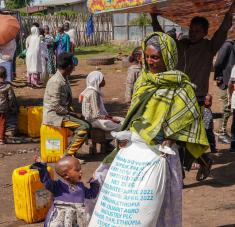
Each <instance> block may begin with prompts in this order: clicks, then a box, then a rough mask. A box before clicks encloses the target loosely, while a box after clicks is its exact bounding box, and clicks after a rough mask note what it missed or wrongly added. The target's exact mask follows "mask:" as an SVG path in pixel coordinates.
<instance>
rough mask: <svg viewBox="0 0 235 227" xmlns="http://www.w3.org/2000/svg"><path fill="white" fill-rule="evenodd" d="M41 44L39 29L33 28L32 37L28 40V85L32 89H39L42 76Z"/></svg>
mask: <svg viewBox="0 0 235 227" xmlns="http://www.w3.org/2000/svg"><path fill="white" fill-rule="evenodd" d="M40 43H41V39H40V36H39V29H38V28H37V27H35V26H33V27H32V28H31V35H30V36H29V37H28V38H27V39H26V50H27V52H26V66H27V75H28V84H29V86H31V87H38V85H39V83H40V74H41V73H42V62H41V46H40Z"/></svg>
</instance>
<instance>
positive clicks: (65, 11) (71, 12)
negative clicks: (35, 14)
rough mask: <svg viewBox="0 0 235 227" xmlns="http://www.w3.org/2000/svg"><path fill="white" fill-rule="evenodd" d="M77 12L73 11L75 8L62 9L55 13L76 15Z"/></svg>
mask: <svg viewBox="0 0 235 227" xmlns="http://www.w3.org/2000/svg"><path fill="white" fill-rule="evenodd" d="M77 14H78V12H76V11H73V10H62V11H59V12H56V13H55V15H58V16H75V15H77Z"/></svg>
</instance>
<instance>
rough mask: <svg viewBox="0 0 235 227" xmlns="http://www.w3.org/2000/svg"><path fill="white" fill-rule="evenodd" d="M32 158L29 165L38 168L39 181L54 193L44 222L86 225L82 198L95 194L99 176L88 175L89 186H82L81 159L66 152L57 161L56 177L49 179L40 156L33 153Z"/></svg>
mask: <svg viewBox="0 0 235 227" xmlns="http://www.w3.org/2000/svg"><path fill="white" fill-rule="evenodd" d="M35 161H36V163H34V164H33V165H32V167H31V168H33V169H38V170H39V176H40V180H41V182H42V183H43V184H44V185H45V188H46V189H47V190H49V191H50V192H51V193H52V194H53V196H54V201H53V205H52V207H51V209H50V210H49V212H48V214H47V217H46V220H45V223H44V226H45V227H52V226H87V225H88V221H89V220H87V216H88V215H87V213H86V211H85V206H84V202H85V199H94V198H95V197H96V196H97V195H98V193H99V188H100V185H99V183H98V180H94V179H91V180H90V181H89V183H90V188H87V187H85V185H84V184H83V182H82V181H81V179H82V171H81V165H80V162H79V160H78V159H76V158H74V157H72V156H65V157H63V158H61V159H60V160H59V161H58V162H57V163H56V165H55V171H56V173H57V175H58V177H59V179H58V180H52V179H51V177H50V174H49V173H48V171H47V164H46V163H42V162H41V159H40V158H39V157H37V156H36V157H35Z"/></svg>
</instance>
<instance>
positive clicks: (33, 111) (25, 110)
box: [18, 106, 43, 138]
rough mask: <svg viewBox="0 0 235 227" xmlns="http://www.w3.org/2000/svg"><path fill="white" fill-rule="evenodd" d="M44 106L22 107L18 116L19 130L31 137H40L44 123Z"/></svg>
mask: <svg viewBox="0 0 235 227" xmlns="http://www.w3.org/2000/svg"><path fill="white" fill-rule="evenodd" d="M42 111H43V107H42V106H28V107H25V106H20V108H19V115H18V130H19V132H20V133H21V134H25V135H28V136H29V137H32V138H36V137H40V127H41V123H42Z"/></svg>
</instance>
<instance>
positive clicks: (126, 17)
mask: <svg viewBox="0 0 235 227" xmlns="http://www.w3.org/2000/svg"><path fill="white" fill-rule="evenodd" d="M138 16H139V14H138V13H116V14H113V37H114V40H117V41H124V40H131V41H137V42H138V41H141V40H143V38H144V37H145V36H146V35H147V34H149V33H151V32H153V28H152V25H147V26H135V25H131V24H130V22H131V21H132V20H133V19H135V18H137V17H138ZM159 23H160V25H161V26H162V28H163V30H164V31H166V32H167V31H169V30H171V29H172V28H175V29H176V32H182V33H184V34H186V33H187V30H186V29H184V28H182V27H180V26H179V25H177V24H175V23H173V22H172V21H170V20H167V19H165V18H162V17H159Z"/></svg>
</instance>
